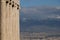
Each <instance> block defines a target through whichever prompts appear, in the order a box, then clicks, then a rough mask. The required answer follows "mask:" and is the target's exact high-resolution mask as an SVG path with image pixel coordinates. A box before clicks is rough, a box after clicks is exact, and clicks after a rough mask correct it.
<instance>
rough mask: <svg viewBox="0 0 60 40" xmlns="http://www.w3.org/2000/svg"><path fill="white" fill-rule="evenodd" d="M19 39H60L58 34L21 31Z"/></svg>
mask: <svg viewBox="0 0 60 40" xmlns="http://www.w3.org/2000/svg"><path fill="white" fill-rule="evenodd" d="M21 40H60V34H59V35H58V34H56V35H52V34H48V33H40V32H39V33H36V32H33V33H30V32H21Z"/></svg>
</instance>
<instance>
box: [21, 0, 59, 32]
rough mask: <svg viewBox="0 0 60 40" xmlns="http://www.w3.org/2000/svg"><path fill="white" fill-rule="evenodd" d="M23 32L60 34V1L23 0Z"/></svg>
mask: <svg viewBox="0 0 60 40" xmlns="http://www.w3.org/2000/svg"><path fill="white" fill-rule="evenodd" d="M20 2H21V12H20V23H21V24H20V26H21V31H23V32H26V31H28V32H60V31H59V30H60V0H21V1H20Z"/></svg>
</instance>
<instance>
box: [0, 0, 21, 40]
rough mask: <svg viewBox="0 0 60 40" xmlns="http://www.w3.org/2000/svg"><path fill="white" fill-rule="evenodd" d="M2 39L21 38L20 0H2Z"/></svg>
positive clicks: (0, 35) (0, 37)
mask: <svg viewBox="0 0 60 40" xmlns="http://www.w3.org/2000/svg"><path fill="white" fill-rule="evenodd" d="M0 40H20V39H19V0H0Z"/></svg>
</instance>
